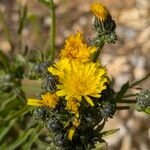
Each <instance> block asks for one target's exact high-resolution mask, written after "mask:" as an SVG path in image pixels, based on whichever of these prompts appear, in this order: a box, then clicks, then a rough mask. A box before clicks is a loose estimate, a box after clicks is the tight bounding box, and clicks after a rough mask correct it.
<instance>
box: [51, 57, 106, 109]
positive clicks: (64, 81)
mask: <svg viewBox="0 0 150 150" xmlns="http://www.w3.org/2000/svg"><path fill="white" fill-rule="evenodd" d="M64 64H65V67H64ZM61 66H62V67H61ZM62 68H63V69H62ZM48 70H49V71H50V72H51V73H52V74H53V75H57V76H58V77H59V83H60V84H59V85H57V88H58V91H57V92H56V94H57V96H65V98H66V100H69V99H70V98H74V99H76V100H77V101H78V102H80V101H81V100H82V99H85V100H86V101H87V102H88V103H89V104H90V105H91V106H94V102H93V101H92V99H91V97H97V98H99V97H100V96H101V95H100V93H101V92H102V91H103V90H104V89H106V84H105V83H106V82H108V79H107V77H106V71H105V68H103V67H101V65H100V64H99V63H93V62H86V63H82V62H80V61H75V60H72V61H68V59H62V60H60V61H59V62H58V63H56V64H55V65H54V67H49V69H48Z"/></svg>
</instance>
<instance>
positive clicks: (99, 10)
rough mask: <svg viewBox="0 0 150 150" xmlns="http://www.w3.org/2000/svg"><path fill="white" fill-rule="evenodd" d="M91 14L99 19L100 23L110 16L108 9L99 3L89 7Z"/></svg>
mask: <svg viewBox="0 0 150 150" xmlns="http://www.w3.org/2000/svg"><path fill="white" fill-rule="evenodd" d="M90 9H91V11H92V12H93V14H94V15H95V16H96V17H97V18H99V20H100V21H102V22H103V21H105V20H106V18H107V17H108V16H109V15H110V13H109V11H108V9H107V8H106V7H105V6H104V5H103V4H101V3H97V2H96V3H93V4H91V7H90Z"/></svg>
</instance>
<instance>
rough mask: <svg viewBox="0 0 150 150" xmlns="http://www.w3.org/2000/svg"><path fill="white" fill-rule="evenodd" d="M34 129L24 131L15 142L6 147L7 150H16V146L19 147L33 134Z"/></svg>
mask: <svg viewBox="0 0 150 150" xmlns="http://www.w3.org/2000/svg"><path fill="white" fill-rule="evenodd" d="M33 130H34V129H29V130H28V131H24V132H23V134H22V135H20V136H19V137H18V138H17V139H16V140H15V142H13V143H12V144H10V145H9V146H8V147H7V150H14V149H16V148H17V147H18V146H20V145H21V144H22V143H24V142H25V141H26V140H27V138H28V137H29V136H30V135H31V133H32V132H33Z"/></svg>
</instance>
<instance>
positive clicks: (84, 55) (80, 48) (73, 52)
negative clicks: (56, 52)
mask: <svg viewBox="0 0 150 150" xmlns="http://www.w3.org/2000/svg"><path fill="white" fill-rule="evenodd" d="M95 51H96V48H95V47H92V46H90V47H88V46H87V44H86V42H85V40H84V38H83V34H82V33H81V32H77V33H76V34H75V35H71V36H69V37H68V38H67V39H66V40H65V46H64V49H62V50H61V51H60V57H61V58H68V59H77V60H80V61H82V62H85V61H87V60H89V59H90V57H91V54H92V53H93V52H95Z"/></svg>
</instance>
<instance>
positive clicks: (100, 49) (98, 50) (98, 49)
mask: <svg viewBox="0 0 150 150" xmlns="http://www.w3.org/2000/svg"><path fill="white" fill-rule="evenodd" d="M104 44H105V43H104V41H103V40H102V41H101V44H100V45H99V47H98V48H97V51H96V52H95V53H94V55H93V58H92V60H93V62H96V61H97V59H98V57H99V55H100V53H101V51H102V48H103V46H104Z"/></svg>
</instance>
